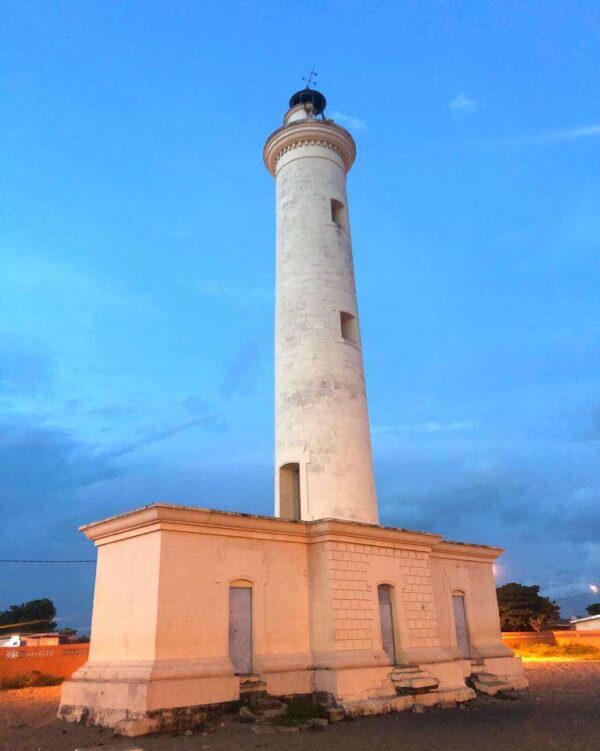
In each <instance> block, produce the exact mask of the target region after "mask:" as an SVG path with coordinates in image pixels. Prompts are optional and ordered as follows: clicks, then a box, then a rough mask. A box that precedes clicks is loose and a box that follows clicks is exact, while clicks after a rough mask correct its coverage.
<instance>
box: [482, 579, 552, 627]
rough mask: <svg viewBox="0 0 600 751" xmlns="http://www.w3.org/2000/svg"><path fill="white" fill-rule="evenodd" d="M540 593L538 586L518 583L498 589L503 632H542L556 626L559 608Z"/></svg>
mask: <svg viewBox="0 0 600 751" xmlns="http://www.w3.org/2000/svg"><path fill="white" fill-rule="evenodd" d="M539 592H540V588H539V587H538V586H537V584H534V585H533V586H531V587H526V586H525V585H524V584H517V583H516V582H511V583H510V584H504V585H503V586H502V587H498V588H497V589H496V594H497V596H498V608H499V610H500V624H501V627H502V631H534V630H535V631H541V630H543V629H551V628H553V627H554V626H555V625H556V621H557V620H558V614H559V608H558V606H557V605H556V603H555V602H553V601H552V600H550V599H549V598H548V597H542V596H541V595H540V593H539Z"/></svg>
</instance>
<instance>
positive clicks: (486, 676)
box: [467, 673, 514, 696]
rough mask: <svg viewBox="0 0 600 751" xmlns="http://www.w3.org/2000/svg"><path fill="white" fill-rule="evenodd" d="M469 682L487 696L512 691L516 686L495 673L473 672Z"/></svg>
mask: <svg viewBox="0 0 600 751" xmlns="http://www.w3.org/2000/svg"><path fill="white" fill-rule="evenodd" d="M467 683H469V684H470V685H471V686H473V688H474V689H475V691H479V693H481V694H486V695H487V696H496V694H498V693H499V692H505V691H512V690H513V688H514V686H513V684H512V683H508V682H507V681H504V680H502V679H501V678H499V677H498V676H497V675H494V674H493V673H472V674H471V676H470V678H469V679H468V680H467Z"/></svg>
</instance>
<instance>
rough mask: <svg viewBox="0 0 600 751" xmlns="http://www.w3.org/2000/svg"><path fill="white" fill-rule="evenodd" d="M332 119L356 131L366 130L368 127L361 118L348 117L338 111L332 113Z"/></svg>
mask: <svg viewBox="0 0 600 751" xmlns="http://www.w3.org/2000/svg"><path fill="white" fill-rule="evenodd" d="M331 118H332V119H333V120H338V121H339V122H340V123H343V124H344V125H347V126H348V127H349V128H353V129H354V130H364V129H365V128H366V127H367V123H366V122H365V121H364V120H361V119H360V118H359V117H355V116H354V115H346V114H345V113H344V112H338V111H337V110H336V111H335V112H332V113H331Z"/></svg>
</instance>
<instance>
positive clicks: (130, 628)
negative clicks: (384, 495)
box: [59, 504, 523, 735]
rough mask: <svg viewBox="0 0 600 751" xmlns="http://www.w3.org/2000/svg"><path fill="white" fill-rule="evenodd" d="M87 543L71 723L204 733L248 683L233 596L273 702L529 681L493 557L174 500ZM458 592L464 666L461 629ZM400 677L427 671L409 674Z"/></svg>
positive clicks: (400, 534)
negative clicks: (240, 592)
mask: <svg viewBox="0 0 600 751" xmlns="http://www.w3.org/2000/svg"><path fill="white" fill-rule="evenodd" d="M84 532H85V534H86V535H87V536H88V537H89V538H90V539H92V540H94V542H95V543H96V545H97V546H98V569H97V579H96V590H95V596H94V613H93V621H92V638H91V644H90V654H89V661H88V662H87V663H86V664H85V665H84V666H83V667H82V668H80V669H79V670H78V671H77V672H76V673H75V674H74V675H73V677H72V679H71V680H70V681H67V682H66V683H65V684H64V686H63V693H62V701H61V707H60V710H59V716H62V717H64V718H65V719H68V720H73V721H77V720H81V719H83V720H86V721H88V722H93V723H97V724H100V725H105V726H108V727H113V728H115V729H116V730H117V731H118V732H121V733H124V734H127V735H138V734H142V733H145V732H152V731H155V730H160V729H166V728H172V727H184V726H187V725H193V724H194V723H197V722H198V721H199V720H201V719H203V718H204V717H205V716H206V715H207V713H209V712H211V711H219V710H220V709H221V708H222V707H223V705H224V704H225V703H227V702H232V701H235V700H237V699H238V698H239V693H240V682H241V681H245V680H246V679H247V678H248V676H240V675H236V674H235V671H234V665H233V663H232V661H231V659H230V641H229V639H230V635H229V629H230V624H229V621H230V587H232V586H233V587H240V586H245V587H248V588H249V589H250V591H251V603H252V609H251V614H252V615H251V620H252V623H251V626H252V629H251V631H252V635H251V653H252V654H251V663H252V664H251V667H252V673H253V675H254V676H255V679H256V680H260V682H261V684H264V685H265V686H266V690H267V692H268V693H269V694H271V695H273V696H285V695H291V694H307V693H311V692H315V691H325V692H328V693H331V694H332V695H333V696H334V697H335V699H336V700H337V701H338V702H339V703H340V704H342V705H344V706H346V705H347V706H348V707H351V708H352V710H351V711H352V712H353V713H354V714H357V713H358V714H360V713H361V711H360V709H359V707H360V706H361V702H367V701H371V702H372V701H374V700H377V701H378V702H379V704H378V703H377V702H375V704H369V705H366V704H365V707H367V706H369V707H373V706H381V707H388V708H389V707H396V708H399V707H400V705H402V706H404V705H406V706H411V705H412V703H414V702H412V701H411V700H409V699H407V700H404V697H403V700H402V701H398V700H396V699H395V698H394V697H396V696H398V693H399V691H398V685H401V688H402V690H403V691H407V690H410V689H411V687H412V688H414V689H415V691H416V692H417V696H418V702H420V703H429V704H431V703H436V702H437V701H451V700H454V701H462V700H464V699H465V698H469V696H471V695H472V691H471V690H470V689H468V688H467V686H466V684H465V679H466V678H468V677H469V676H470V675H471V673H473V672H478V673H481V672H488V673H492V674H494V675H496V676H499V677H501V679H502V680H503V681H504V682H505V683H508V684H511V681H512V684H511V685H515V686H517V685H518V686H519V687H520V686H522V681H523V679H522V669H521V663H520V660H518V659H517V658H515V657H513V656H512V652H511V651H510V650H509V649H508V648H507V647H505V646H504V645H503V644H502V641H501V638H500V628H499V620H498V608H497V604H496V595H495V584H494V578H493V574H492V562H493V561H494V560H495V559H496V558H497V556H498V555H499V554H500V552H501V551H500V550H498V549H496V548H488V547H483V546H475V545H463V544H457V543H450V542H445V541H443V540H442V538H441V537H440V536H438V535H433V534H425V533H421V532H411V531H408V530H403V529H391V528H386V527H380V526H376V525H369V524H359V523H353V522H346V521H340V520H322V521H315V522H292V521H285V520H282V519H275V518H270V517H259V516H246V515H243V514H234V513H226V512H222V511H210V510H206V509H199V508H190V507H184V506H171V505H165V504H154V505H152V506H148V507H145V508H143V509H140V510H137V511H132V512H131V513H128V514H124V515H122V516H117V517H114V518H112V519H108V520H106V521H102V522H98V523H95V524H91V525H89V526H87V527H84ZM382 584H383V585H388V587H389V588H390V590H389V591H390V592H391V598H392V608H393V629H394V644H395V659H394V660H391V659H390V657H389V655H388V654H386V652H385V651H384V649H383V644H382V632H381V622H382V621H381V618H380V605H379V601H378V588H379V586H380V585H382ZM457 591H459V592H461V593H462V594H463V596H464V600H465V604H466V611H467V618H468V636H469V644H470V654H469V656H468V657H465V656H464V654H462V653H461V652H460V648H459V645H458V644H457V637H456V629H455V624H454V621H453V611H452V595H453V593H455V592H457ZM396 666H400V667H396ZM474 666H476V667H474ZM403 667H404V668H411V667H412V668H416V669H418V670H419V672H418V674H417V673H416V672H414V671H413V672H414V674H413V672H411V671H410V670H409V671H408V673H406V674H405V675H401V669H402V668H403ZM399 670H400V673H399V672H398V671H399ZM414 675H418V677H419V678H420V681H421V682H420V683H419V685H418V686H417V685H416V684H415V685H414V686H412V684H411V683H410V681H409V680H408V678H411V679H412V680H413V682H414V680H416V679H415V678H414ZM424 676H425V678H426V679H425V678H424ZM423 691H427V697H428V698H423V696H422V693H421V692H423ZM409 693H410V691H409ZM452 697H454V699H453V698H452ZM365 711H366V709H365ZM382 711H383V710H382ZM386 711H389V709H388V710H386Z"/></svg>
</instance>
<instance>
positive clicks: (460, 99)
mask: <svg viewBox="0 0 600 751" xmlns="http://www.w3.org/2000/svg"><path fill="white" fill-rule="evenodd" d="M448 109H449V110H450V111H451V112H473V111H474V110H476V109H477V102H476V101H475V99H472V98H471V97H469V96H467V95H466V94H465V93H464V92H463V91H461V92H460V93H459V94H457V95H456V96H455V97H454V99H452V100H451V102H450V104H449V105H448Z"/></svg>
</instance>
